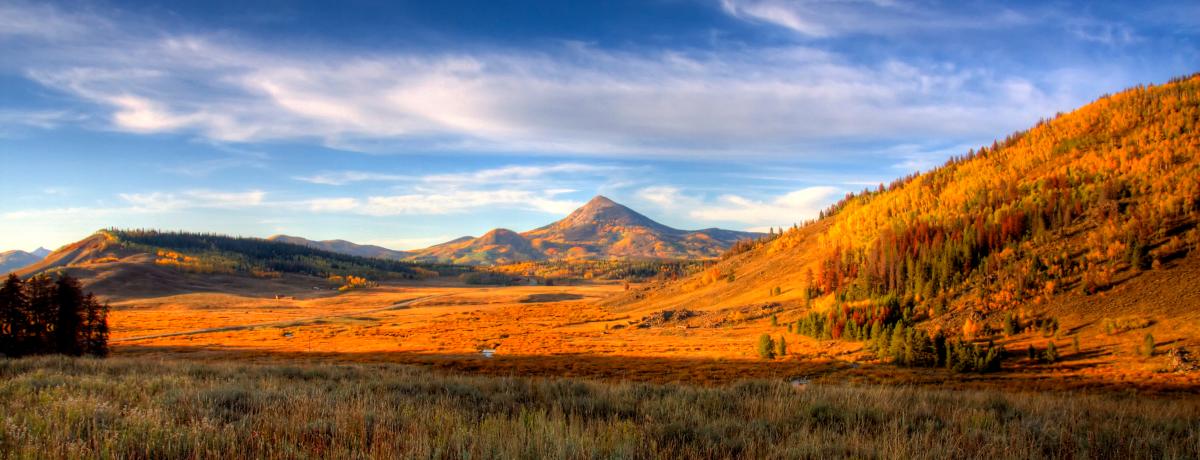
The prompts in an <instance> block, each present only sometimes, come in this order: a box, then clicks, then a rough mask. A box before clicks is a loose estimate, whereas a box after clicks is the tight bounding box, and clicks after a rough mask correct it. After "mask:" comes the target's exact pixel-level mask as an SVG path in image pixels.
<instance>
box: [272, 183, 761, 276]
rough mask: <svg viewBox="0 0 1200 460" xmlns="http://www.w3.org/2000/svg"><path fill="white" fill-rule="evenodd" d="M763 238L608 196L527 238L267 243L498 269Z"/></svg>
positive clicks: (693, 251) (670, 252)
mask: <svg viewBox="0 0 1200 460" xmlns="http://www.w3.org/2000/svg"><path fill="white" fill-rule="evenodd" d="M761 236H763V235H762V234H761V233H753V232H738V231H733V230H722V229H719V228H709V229H704V230H695V231H687V230H679V229H675V228H671V227H668V226H666V225H663V224H660V223H658V222H655V221H654V220H653V219H650V218H649V217H646V216H644V215H642V214H640V213H638V212H637V211H634V210H632V209H629V208H628V207H626V206H624V205H621V204H619V203H617V202H615V201H612V200H610V199H608V198H606V197H604V196H597V197H595V198H592V200H591V201H589V202H588V203H587V204H585V205H584V206H583V207H581V208H579V209H576V210H575V211H574V212H572V213H571V214H570V215H568V216H567V217H566V218H564V219H562V220H559V221H557V222H554V223H552V224H550V225H547V226H544V227H541V228H537V229H534V230H530V231H527V232H524V233H517V232H514V231H512V230H509V229H506V228H497V229H494V230H492V231H489V232H487V233H485V234H484V235H483V236H480V237H471V236H464V237H460V238H456V239H454V240H451V241H447V242H445V243H442V244H438V245H435V246H431V247H428V248H425V249H417V250H412V251H397V250H392V249H387V248H383V247H379V246H371V245H360V244H355V243H351V242H349V241H345V240H326V241H314V240H309V239H305V238H301V237H298V236H288V235H275V236H272V237H269V238H267V239H268V240H271V241H278V242H285V243H291V244H298V245H302V246H308V247H311V248H315V249H321V250H325V251H330V252H336V253H341V254H349V255H354V256H359V257H374V258H379V259H389V260H404V261H412V262H431V263H453V264H464V265H497V264H507V263H514V262H527V261H543V260H574V259H587V260H597V259H613V258H616V259H624V260H659V259H707V258H714V257H717V256H719V255H721V253H722V252H724V251H725V250H726V249H728V248H729V247H730V246H731V245H733V243H735V242H737V241H738V240H746V239H755V238H759V237H761Z"/></svg>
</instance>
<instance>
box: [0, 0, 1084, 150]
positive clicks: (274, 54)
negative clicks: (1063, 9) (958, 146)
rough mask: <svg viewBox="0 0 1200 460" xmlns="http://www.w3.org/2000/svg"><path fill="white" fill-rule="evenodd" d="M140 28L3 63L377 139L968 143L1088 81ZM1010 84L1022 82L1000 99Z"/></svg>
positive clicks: (202, 119)
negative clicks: (294, 45)
mask: <svg viewBox="0 0 1200 460" xmlns="http://www.w3.org/2000/svg"><path fill="white" fill-rule="evenodd" d="M727 5H729V6H727V10H728V9H732V11H734V12H745V11H759V10H760V9H761V8H758V9H756V8H754V7H752V6H747V5H748V4H745V3H744V2H734V1H732V0H730V1H729V2H727ZM829 7H830V8H833V9H837V8H840V6H838V5H833V6H829ZM871 8H884V7H879V6H871ZM886 8H900V7H893V6H887V7H886ZM901 9H903V8H901ZM55 11H56V10H53V9H52V8H51V9H47V8H32V7H31V8H25V9H22V10H21V12H20V15H21V16H20V17H32V18H34V19H36V18H38V17H42V16H47V17H49V16H52V15H53V14H58V13H56V12H55ZM905 11H908V10H905ZM797 17H798V18H803V16H802V15H801V16H797ZM0 23H2V22H0ZM826 27H827V26H826ZM146 29H148V28H144V27H143V28H139V27H128V28H125V29H122V30H125V31H123V32H120V31H115V30H110V29H109V28H104V27H94V26H93V27H90V28H89V27H84V28H83V29H82V31H81V32H78V33H75V34H68V35H63V36H61V37H60V38H57V39H55V40H54V41H53V42H52V43H51V44H50V45H46V44H44V45H42V46H38V45H37V44H34V45H30V46H22V47H18V46H15V45H13V44H12V43H9V45H8V46H6V47H4V48H0V49H3V50H4V51H5V53H6V54H8V55H9V59H8V63H6V64H4V66H6V67H17V68H18V69H19V70H21V71H23V72H24V73H25V74H27V75H29V76H30V77H31V78H33V79H34V80H36V81H37V82H39V83H41V84H43V85H45V86H47V87H51V88H55V89H58V90H61V91H63V92H66V93H68V94H72V95H74V96H77V97H79V98H81V99H83V100H86V101H89V102H91V103H94V104H96V105H98V106H99V107H101V108H102V109H103V114H104V116H103V118H106V119H107V120H108V122H109V123H110V124H111V127H112V128H114V129H119V130H124V131H130V132H137V133H160V132H170V133H190V134H194V135H197V136H200V137H203V138H207V139H212V140H217V141H234V142H252V141H270V140H289V141H292V140H313V141H316V142H320V143H323V144H325V145H329V146H334V147H338V148H351V149H366V150H383V151H391V152H394V151H407V150H411V148H414V147H416V148H421V149H426V150H467V151H519V152H550V153H586V154H596V155H613V154H616V155H633V154H637V155H645V154H658V155H681V156H682V155H696V154H706V155H716V154H721V155H729V154H739V155H745V154H761V153H777V154H780V153H791V154H794V153H795V152H796V150H798V149H797V147H798V146H804V145H809V144H811V143H813V142H818V141H820V140H829V139H845V138H862V139H876V140H878V139H894V138H911V137H915V136H948V137H963V136H967V137H971V138H977V137H980V136H982V135H986V136H994V135H996V134H997V133H1004V132H1007V131H1009V130H1011V129H1014V128H1018V127H1021V126H1025V125H1027V124H1028V123H1029V122H1031V121H1033V120H1036V119H1037V118H1039V117H1041V116H1045V115H1048V114H1052V113H1054V112H1056V111H1058V110H1062V109H1064V108H1067V107H1070V106H1072V105H1074V103H1075V102H1076V100H1075V99H1073V96H1072V95H1073V94H1075V91H1086V89H1077V88H1074V87H1068V86H1066V85H1063V86H1057V87H1056V86H1050V87H1048V86H1047V85H1046V84H1037V83H1035V82H1032V81H1022V80H1013V79H1009V78H998V77H996V76H994V75H992V74H991V73H989V72H984V71H979V70H973V69H963V68H955V67H954V66H949V65H943V64H937V63H933V64H922V65H916V64H912V63H904V62H898V61H891V62H882V63H878V64H872V65H856V64H852V63H849V62H847V61H845V60H843V59H842V58H840V57H839V56H837V55H835V54H831V53H828V52H824V51H820V50H815V49H812V48H806V47H801V46H783V47H778V48H756V49H741V48H739V49H729V50H716V51H697V50H670V49H668V50H660V51H653V52H645V53H632V52H621V51H606V50H598V49H594V48H591V47H588V46H585V45H579V44H570V45H567V46H564V47H562V48H560V49H553V50H549V51H545V52H533V51H505V50H489V51H477V52H471V53H448V52H447V53H441V54H436V53H435V54H417V53H406V52H392V53H390V54H388V53H376V54H370V55H355V54H352V53H346V52H324V51H313V50H311V49H280V48H276V47H273V46H272V45H270V44H266V43H255V42H250V41H243V40H239V39H238V38H236V37H231V36H230V35H219V36H203V35H196V36H184V35H171V34H165V35H164V34H163V33H161V32H150V31H147V30H146ZM150 30H153V29H150ZM0 44H3V41H0ZM51 45H53V46H51ZM1011 83H1025V84H1026V85H1027V86H1028V88H1030V89H1031V91H1029V92H1028V93H1024V94H1022V95H1021V97H1019V98H1012V97H1010V94H1009V93H1008V92H1007V91H1005V88H1006V87H1007V86H1008V85H1009V84H1011Z"/></svg>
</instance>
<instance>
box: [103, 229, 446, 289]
mask: <svg viewBox="0 0 1200 460" xmlns="http://www.w3.org/2000/svg"><path fill="white" fill-rule="evenodd" d="M103 232H104V233H105V234H106V235H108V236H109V237H110V238H111V239H112V240H113V241H114V242H115V243H116V244H121V245H125V246H127V247H131V248H134V249H137V250H140V251H143V252H146V253H150V254H154V255H155V256H156V260H155V263H157V264H159V265H167V266H175V267H178V268H181V269H184V270H188V271H195V272H204V273H248V274H252V275H254V276H260V277H275V276H279V275H280V274H283V273H293V274H301V275H309V276H317V277H322V278H327V277H348V276H356V277H365V278H368V279H372V280H389V279H420V278H427V277H431V276H437V275H438V274H458V273H462V272H464V271H468V270H469V269H468V268H466V267H460V266H453V265H447V264H427V263H416V262H403V261H397V260H389V259H378V258H369V257H359V256H352V255H347V254H341V253H336V252H330V251H325V250H321V249H316V248H312V247H308V246H302V245H297V244H290V243H284V242H277V241H269V240H264V239H260V238H242V237H232V236H226V235H218V234H208V233H187V232H166V231H158V230H123V229H115V228H114V229H107V230H103Z"/></svg>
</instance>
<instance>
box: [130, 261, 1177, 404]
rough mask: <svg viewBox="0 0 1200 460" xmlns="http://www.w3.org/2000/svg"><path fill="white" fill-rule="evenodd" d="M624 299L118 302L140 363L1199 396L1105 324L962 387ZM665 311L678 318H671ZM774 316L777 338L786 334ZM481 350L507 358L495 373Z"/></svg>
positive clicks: (438, 287)
mask: <svg viewBox="0 0 1200 460" xmlns="http://www.w3.org/2000/svg"><path fill="white" fill-rule="evenodd" d="M622 291H623V287H622V286H620V285H611V284H589V285H580V286H519V287H480V286H463V285H454V284H450V283H442V284H434V285H425V286H421V285H414V284H409V285H392V286H383V287H379V288H372V289H365V290H360V291H352V292H349V293H345V294H341V295H333V294H323V295H317V296H313V297H311V298H306V299H291V298H288V299H279V300H277V299H273V298H261V297H249V296H245V295H233V294H216V293H195V294H185V295H176V296H166V297H156V298H147V299H133V300H123V301H119V302H117V303H114V305H113V312H112V315H111V318H110V323H111V326H112V328H113V333H112V342H113V349H114V351H115V354H116V356H127V357H156V358H187V359H196V360H211V361H224V360H239V361H257V362H273V363H290V362H304V361H319V362H370V363H404V364H421V365H426V366H430V367H434V368H437V369H442V370H446V371H453V372H467V373H475V374H486V375H502V376H507V375H522V376H525V375H533V376H548V377H587V378H598V379H607V380H633V381H645V382H658V383H666V382H682V383H687V384H725V383H730V382H734V381H737V380H740V379H744V378H769V379H778V380H790V379H794V378H807V379H811V380H816V381H821V382H827V383H861V384H929V385H939V386H948V387H963V388H986V387H1004V388H1012V387H1018V388H1025V389H1030V390H1051V389H1052V390H1074V389H1084V390H1091V389H1095V390H1104V391H1121V392H1125V391H1134V392H1178V391H1184V392H1186V391H1194V390H1195V389H1197V388H1198V387H1200V380H1198V376H1197V374H1196V373H1195V372H1174V371H1173V370H1172V369H1170V368H1169V366H1168V358H1167V356H1166V353H1165V351H1166V349H1167V347H1169V346H1170V345H1171V343H1170V342H1169V341H1164V342H1163V343H1162V346H1161V347H1160V349H1159V352H1158V353H1157V354H1156V355H1155V356H1152V357H1149V358H1147V357H1143V356H1139V355H1137V354H1136V353H1135V352H1134V351H1133V350H1132V348H1133V346H1134V345H1135V344H1136V343H1138V342H1139V340H1140V339H1141V337H1142V334H1143V332H1144V330H1142V329H1139V330H1132V331H1126V332H1122V333H1118V334H1113V335H1109V334H1105V333H1103V332H1102V330H1101V329H1102V328H1101V326H1100V325H1099V323H1098V322H1097V321H1094V320H1088V322H1084V320H1082V319H1078V318H1073V317H1064V324H1063V327H1062V330H1063V331H1064V332H1062V333H1060V334H1059V335H1058V337H1057V338H1056V337H1052V336H1051V337H1047V336H1043V335H1042V334H1040V333H1037V332H1030V333H1024V334H1020V335H1017V336H1015V337H1010V338H1005V337H998V338H997V341H998V343H999V344H1001V345H1004V346H1005V347H1006V348H1007V349H1008V350H1010V354H1011V355H1013V357H1012V358H1010V359H1008V360H1007V361H1006V362H1005V366H1004V371H1002V372H999V373H994V374H985V375H979V374H954V373H951V372H949V371H946V370H943V369H908V368H901V367H896V366H892V365H890V364H886V363H882V362H880V361H878V360H876V359H875V358H874V356H873V355H872V354H871V353H869V352H867V351H865V350H864V347H863V345H862V344H861V343H852V342H843V341H822V340H814V339H811V338H808V337H804V336H800V335H797V334H791V333H789V332H788V331H787V329H786V328H785V327H784V323H785V322H787V321H790V320H791V319H793V318H792V316H795V315H796V314H798V313H796V311H793V310H784V309H782V307H778V306H776V307H772V306H770V305H767V304H761V305H754V306H747V307H738V308H726V309H716V310H711V311H692V310H687V309H683V308H675V309H673V310H672V309H670V308H667V307H666V306H663V307H661V308H660V309H657V310H655V309H651V310H624V309H622V308H621V307H613V306H608V305H606V304H605V303H604V302H603V301H602V299H606V298H610V296H612V295H615V294H618V293H620V292H622ZM664 309H666V310H672V311H673V312H674V313H672V314H671V316H668V315H664V314H662V313H660V312H661V311H662V310H664ZM773 314H774V315H777V319H778V325H777V326H772V325H771V321H770V317H771V315H773ZM1150 328H1153V326H1150ZM762 334H770V335H772V336H774V337H783V338H785V339H786V340H787V341H788V344H789V347H788V353H787V354H786V355H785V356H784V357H782V358H781V359H775V360H771V361H765V360H762V359H760V358H759V357H758V356H757V351H756V342H757V339H758V337H759V336H760V335H762ZM1162 335H1163V336H1165V337H1169V336H1170V335H1169V334H1162ZM1075 338H1079V342H1080V349H1079V351H1078V352H1076V351H1075V350H1074V347H1073V341H1074V339H1075ZM1050 341H1054V342H1055V343H1056V345H1057V347H1058V349H1059V350H1060V354H1061V356H1062V359H1061V360H1060V361H1059V362H1057V363H1053V364H1045V363H1036V362H1032V361H1029V360H1026V359H1025V358H1024V354H1025V350H1027V348H1028V347H1029V346H1030V345H1033V346H1034V347H1036V348H1037V349H1038V350H1041V349H1043V348H1044V347H1045V346H1046V344H1047V343H1049V342H1050ZM482 349H495V350H496V354H495V355H494V356H493V357H492V358H485V357H483V356H481V354H480V350H482Z"/></svg>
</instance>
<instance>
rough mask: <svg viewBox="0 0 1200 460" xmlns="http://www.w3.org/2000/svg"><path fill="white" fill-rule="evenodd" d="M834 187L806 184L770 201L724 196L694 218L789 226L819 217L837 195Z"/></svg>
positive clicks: (699, 209) (704, 208) (694, 212)
mask: <svg viewBox="0 0 1200 460" xmlns="http://www.w3.org/2000/svg"><path fill="white" fill-rule="evenodd" d="M838 194H839V190H838V189H837V188H834V187H828V186H818V187H807V188H803V189H800V190H795V191H792V192H788V193H786V194H784V195H781V196H777V197H774V198H771V199H768V200H754V199H750V198H745V197H742V196H740V195H733V194H728V195H722V196H720V197H719V198H718V200H717V202H716V203H709V204H705V205H703V206H701V207H698V208H696V209H693V210H692V211H691V212H690V215H691V216H692V217H693V218H696V219H700V220H707V221H716V222H740V223H743V224H748V225H754V226H759V227H756V228H761V226H763V225H768V226H788V225H791V224H793V223H797V222H800V221H803V220H807V219H811V218H813V217H816V216H817V214H818V213H819V212H820V211H821V209H823V208H825V207H826V206H828V205H829V202H830V201H831V200H832V199H833V198H835V197H836V196H838Z"/></svg>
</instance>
